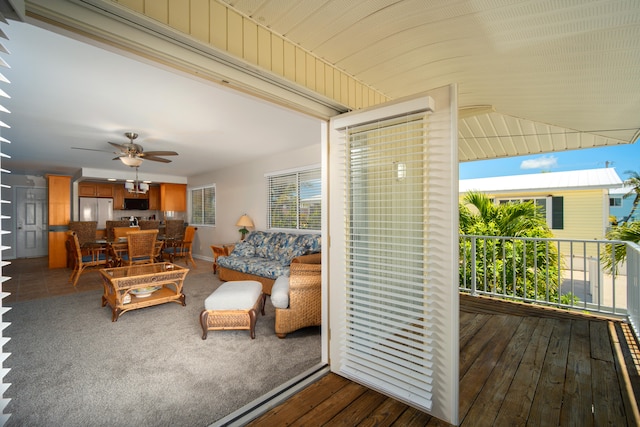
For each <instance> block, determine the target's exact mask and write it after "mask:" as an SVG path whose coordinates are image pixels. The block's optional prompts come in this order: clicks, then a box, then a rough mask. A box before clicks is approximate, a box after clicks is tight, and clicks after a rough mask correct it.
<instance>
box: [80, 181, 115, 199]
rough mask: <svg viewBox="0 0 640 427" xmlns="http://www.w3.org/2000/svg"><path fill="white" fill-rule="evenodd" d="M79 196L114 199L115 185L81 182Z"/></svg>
mask: <svg viewBox="0 0 640 427" xmlns="http://www.w3.org/2000/svg"><path fill="white" fill-rule="evenodd" d="M78 196H80V197H113V185H112V184H101V183H97V182H80V183H78Z"/></svg>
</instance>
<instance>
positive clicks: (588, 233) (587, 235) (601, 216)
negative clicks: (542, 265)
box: [459, 190, 609, 240]
mask: <svg viewBox="0 0 640 427" xmlns="http://www.w3.org/2000/svg"><path fill="white" fill-rule="evenodd" d="M605 194H606V190H574V191H547V192H544V193H543V192H532V193H504V194H503V193H495V194H488V196H489V197H491V198H497V199H518V198H529V197H531V198H536V197H547V196H548V195H552V196H556V197H557V196H561V197H564V202H563V209H564V228H563V229H562V230H551V231H552V232H553V235H554V237H557V238H560V239H588V240H591V239H604V233H605V227H604V224H605V220H606V218H605V212H606V211H607V209H606V206H604V203H605V202H607V203H608V202H609V199H608V198H607V197H605ZM463 199H464V195H462V194H461V195H460V199H459V200H460V201H461V202H462V200H463ZM547 208H548V209H551V206H548V207H547Z"/></svg>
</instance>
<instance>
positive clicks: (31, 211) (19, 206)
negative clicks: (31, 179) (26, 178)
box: [16, 187, 48, 258]
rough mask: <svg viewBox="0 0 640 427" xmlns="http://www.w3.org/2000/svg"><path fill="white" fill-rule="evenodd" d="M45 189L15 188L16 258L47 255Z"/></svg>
mask: <svg viewBox="0 0 640 427" xmlns="http://www.w3.org/2000/svg"><path fill="white" fill-rule="evenodd" d="M47 233H48V229H47V189H46V188H39V187H37V188H34V187H16V258H35V257H42V256H46V255H47V251H48V234H47Z"/></svg>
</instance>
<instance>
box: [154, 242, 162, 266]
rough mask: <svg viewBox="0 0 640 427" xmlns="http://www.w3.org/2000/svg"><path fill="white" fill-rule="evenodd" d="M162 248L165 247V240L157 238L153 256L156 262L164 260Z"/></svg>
mask: <svg viewBox="0 0 640 427" xmlns="http://www.w3.org/2000/svg"><path fill="white" fill-rule="evenodd" d="M162 249H164V241H162V240H156V246H155V251H154V252H153V258H154V259H155V261H156V262H162Z"/></svg>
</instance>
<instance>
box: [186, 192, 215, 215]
mask: <svg viewBox="0 0 640 427" xmlns="http://www.w3.org/2000/svg"><path fill="white" fill-rule="evenodd" d="M190 223H191V224H192V225H216V186H215V185H210V186H207V187H198V188H192V189H191V221H190Z"/></svg>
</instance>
